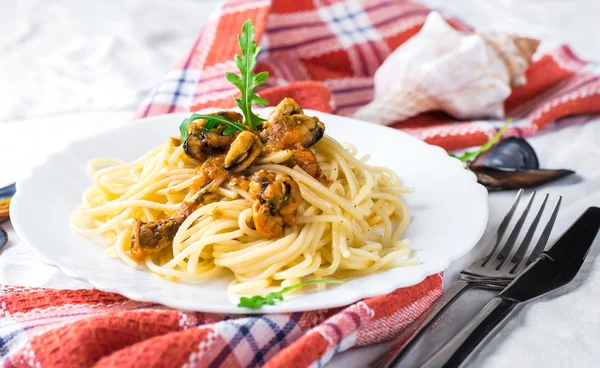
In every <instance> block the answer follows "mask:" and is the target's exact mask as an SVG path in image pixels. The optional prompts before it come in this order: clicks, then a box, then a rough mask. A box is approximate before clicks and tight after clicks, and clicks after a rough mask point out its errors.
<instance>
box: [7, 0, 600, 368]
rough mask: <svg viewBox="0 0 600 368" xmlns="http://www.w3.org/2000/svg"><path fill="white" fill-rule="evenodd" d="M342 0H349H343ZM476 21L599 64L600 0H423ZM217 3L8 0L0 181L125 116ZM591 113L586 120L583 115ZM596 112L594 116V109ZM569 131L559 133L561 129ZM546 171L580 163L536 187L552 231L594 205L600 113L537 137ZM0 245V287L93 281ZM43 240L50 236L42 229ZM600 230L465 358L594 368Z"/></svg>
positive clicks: (456, 318) (412, 361)
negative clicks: (586, 250) (552, 287)
mask: <svg viewBox="0 0 600 368" xmlns="http://www.w3.org/2000/svg"><path fill="white" fill-rule="evenodd" d="M349 1H351V0H349ZM425 2H426V3H427V4H429V5H431V6H433V7H436V8H438V9H441V10H443V11H447V12H449V13H452V14H455V15H457V16H459V17H461V18H462V19H464V20H466V21H467V22H468V23H469V24H471V25H473V26H475V27H479V28H480V27H483V28H488V29H494V30H498V31H507V32H513V33H514V32H516V33H521V34H523V35H528V36H533V37H539V38H543V39H545V40H553V41H560V40H563V41H567V42H569V43H570V44H571V45H572V46H573V47H574V48H575V50H576V51H577V53H578V54H579V55H582V56H583V57H587V58H590V59H594V60H600V38H597V37H595V35H594V32H593V31H591V30H593V29H595V27H596V24H597V14H598V10H600V3H598V2H593V1H588V0H572V1H568V2H567V1H558V0H552V1H546V0H520V1H517V0H495V1H487V2H484V1H480V0H455V1H452V2H448V1H443V0H426V1H425ZM216 4H217V1H215V0H195V1H193V0H177V1H159V0H141V1H133V0H131V1H121V0H110V1H102V2H90V1H86V2H83V1H77V0H57V1H53V2H50V1H42V0H20V1H18V2H17V1H12V2H10V1H4V2H2V5H0V153H2V154H1V155H0V187H1V186H4V185H6V184H9V183H11V182H14V181H15V180H17V179H18V178H20V177H22V176H23V175H25V174H26V173H27V171H28V170H29V168H30V167H31V166H32V165H34V164H37V163H40V162H41V161H42V160H43V158H44V157H45V156H46V155H47V154H48V153H49V152H51V151H55V150H59V149H61V148H62V147H63V146H64V144H65V143H66V142H68V141H70V140H73V139H77V138H79V137H82V136H86V135H90V134H94V133H96V132H99V131H102V130H105V129H110V128H112V127H116V126H119V125H122V124H124V123H126V122H127V121H128V120H129V119H130V118H131V116H132V115H133V112H134V110H135V108H136V107H137V106H138V105H139V104H140V102H141V100H142V99H143V98H144V97H145V95H146V94H147V92H148V91H149V90H150V88H152V86H153V85H154V83H155V82H156V81H158V80H159V79H160V78H161V76H162V75H163V73H164V72H165V71H167V70H168V69H169V68H170V66H171V65H172V64H173V63H174V62H175V61H176V60H177V59H178V58H179V56H180V55H181V54H182V53H183V52H184V51H185V50H186V49H187V48H188V47H189V45H190V43H191V42H192V40H193V38H194V37H195V36H196V35H197V32H198V31H199V30H200V29H201V28H202V24H203V22H204V20H205V19H206V18H207V17H208V14H209V13H210V11H211V10H212V9H213V8H214V6H216ZM590 120H591V121H590ZM597 120H598V119H597ZM566 125H568V127H565V128H564V129H559V128H560V127H562V126H566ZM530 142H531V143H532V145H533V146H534V147H535V149H536V151H537V152H538V155H539V157H540V161H541V163H542V165H543V166H544V167H548V168H569V169H573V170H575V171H577V172H578V174H579V176H578V177H571V178H568V179H566V180H563V181H561V182H558V183H555V184H552V185H548V186H545V187H543V188H540V189H539V191H540V192H542V193H544V192H549V193H550V194H551V195H552V197H553V198H556V196H558V195H563V206H562V209H561V211H560V214H559V217H558V221H557V223H556V225H555V230H554V232H553V234H552V237H551V241H552V240H554V239H556V238H557V237H558V236H559V234H560V233H561V232H562V231H563V230H564V229H566V228H567V227H568V225H569V224H570V223H571V222H572V221H573V220H575V219H576V218H577V217H578V216H579V214H580V213H581V212H582V211H583V210H584V209H585V208H587V207H588V206H591V205H596V206H600V121H595V122H593V119H590V118H577V119H576V121H573V120H572V119H571V120H569V121H568V122H560V123H558V124H554V125H553V126H552V127H550V128H549V129H547V130H545V131H544V133H543V134H540V135H539V136H536V137H533V138H531V139H530ZM514 194H515V193H514V192H510V193H493V194H491V195H490V223H489V226H488V229H487V231H486V233H485V235H484V237H483V239H482V241H481V242H480V244H478V246H477V247H476V249H475V250H474V251H472V252H470V253H469V254H468V255H467V256H465V257H464V258H462V259H460V260H458V261H456V262H454V264H453V265H452V266H451V268H450V269H449V270H447V271H446V272H445V283H446V286H447V285H448V284H450V283H451V282H452V281H453V280H455V278H456V274H457V272H458V271H459V270H460V269H462V268H463V267H464V266H466V265H467V264H468V263H469V262H471V261H472V260H473V259H474V258H475V257H477V255H478V253H479V251H481V249H482V248H483V246H485V244H486V243H487V241H489V239H490V238H491V236H492V232H493V231H494V229H495V228H496V227H497V225H498V224H499V222H500V220H501V219H502V217H503V215H504V213H505V212H506V210H507V208H508V207H509V206H510V203H511V201H512V198H513V196H514ZM3 226H4V227H5V228H7V230H8V233H9V238H10V241H9V243H8V245H7V246H5V247H4V248H3V249H2V250H0V284H15V285H29V286H44V287H55V288H81V287H89V285H88V284H87V283H85V282H81V281H77V280H73V279H70V278H68V277H66V276H64V275H63V274H61V273H60V271H58V270H56V269H54V268H52V267H49V266H45V265H43V264H42V263H40V262H39V261H37V260H36V259H35V257H34V256H33V255H32V254H31V252H29V250H28V249H27V248H26V247H25V246H24V244H22V242H21V240H20V239H19V238H18V237H17V236H16V234H15V233H14V231H13V230H12V228H11V227H10V224H8V225H6V224H3ZM49 241H52V240H51V239H49ZM597 285H600V239H597V240H596V242H595V244H594V246H593V248H592V250H591V252H590V254H589V256H588V260H587V261H586V263H585V264H584V266H583V268H582V270H581V271H580V273H579V274H578V275H577V277H576V279H575V280H574V281H573V282H572V283H571V284H570V285H569V286H568V287H565V288H564V289H562V290H559V291H557V292H555V293H553V294H551V295H549V296H547V297H544V298H542V299H540V300H537V301H534V302H532V303H530V304H528V305H526V306H525V307H524V308H522V309H520V310H518V311H517V312H516V314H515V315H514V317H513V318H512V319H511V320H510V321H509V322H508V324H507V325H506V326H505V327H504V329H503V330H502V331H501V332H500V333H499V335H497V336H496V337H495V338H494V339H493V340H492V341H491V342H490V343H489V344H487V345H486V346H485V347H484V348H483V349H482V350H481V351H480V352H479V353H478V354H477V356H476V357H475V359H474V360H472V361H471V362H470V363H469V364H468V366H469V367H485V368H487V367H505V366H511V367H515V368H516V367H524V368H525V367H595V366H600V313H599V312H598V306H599V305H600V288H598V286H597ZM489 297H490V295H489V294H485V293H471V294H468V295H466V297H465V298H464V299H463V300H462V303H461V305H459V306H457V307H456V308H453V309H452V310H451V311H450V313H449V314H448V315H447V317H446V318H444V319H443V320H442V321H441V322H440V324H439V326H438V327H437V328H435V329H434V330H433V331H432V333H429V334H428V336H427V338H426V339H425V340H424V341H423V342H422V343H421V344H420V345H419V346H418V347H417V349H416V354H411V356H409V357H408V359H406V360H405V361H403V366H407V367H411V366H415V365H416V364H417V362H419V359H420V358H421V357H423V356H426V355H427V353H428V352H431V350H432V349H434V348H435V345H436V343H439V342H440V341H443V340H444V339H445V338H446V337H447V336H450V335H452V334H453V333H455V331H456V330H457V329H458V328H459V327H460V326H462V325H464V323H465V322H466V321H467V320H468V319H469V318H470V316H471V315H472V313H473V310H474V309H476V308H477V307H478V306H481V305H482V304H483V303H485V301H486V300H487V299H488V298H489ZM386 346H387V345H386V344H380V345H378V346H371V347H366V348H361V349H353V350H351V351H348V352H345V353H342V354H340V355H339V356H337V357H335V358H334V359H333V361H332V362H331V363H330V364H329V366H332V367H364V366H366V364H367V363H368V362H369V361H370V360H371V359H373V358H374V357H376V356H377V355H378V354H381V353H382V352H384V351H385V349H386Z"/></svg>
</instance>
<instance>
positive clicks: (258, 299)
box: [237, 280, 344, 309]
mask: <svg viewBox="0 0 600 368" xmlns="http://www.w3.org/2000/svg"><path fill="white" fill-rule="evenodd" d="M343 283H344V281H342V280H311V281H305V282H301V283H299V284H296V285H292V286H288V287H284V288H283V289H281V290H279V291H278V292H276V293H269V294H267V295H265V296H260V295H254V296H252V297H250V298H248V297H245V296H243V297H241V298H240V304H238V305H237V306H238V307H240V308H249V309H260V308H262V307H263V306H265V305H275V300H283V294H285V293H287V292H289V291H292V290H294V289H297V288H299V287H302V286H305V285H312V284H343Z"/></svg>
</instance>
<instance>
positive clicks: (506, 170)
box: [467, 137, 575, 191]
mask: <svg viewBox="0 0 600 368" xmlns="http://www.w3.org/2000/svg"><path fill="white" fill-rule="evenodd" d="M467 167H468V168H469V169H470V170H471V171H473V172H474V173H475V175H477V181H478V182H479V183H480V184H483V185H484V186H485V187H486V188H488V189H489V190H491V191H495V190H509V189H520V188H533V187H536V186H538V185H542V184H546V183H550V182H552V181H554V180H558V179H560V178H564V177H565V176H568V175H571V174H574V173H575V172H574V171H572V170H564V169H560V170H544V169H540V163H539V160H538V157H537V155H536V153H535V150H534V149H533V147H531V145H530V144H529V143H527V141H525V140H524V139H522V138H516V137H510V138H507V139H504V140H502V141H500V142H499V143H498V144H496V145H495V146H494V147H492V148H491V149H489V150H488V151H486V152H484V153H482V154H480V155H479V156H477V158H476V159H475V160H474V161H472V162H470V163H469V164H468V165H467Z"/></svg>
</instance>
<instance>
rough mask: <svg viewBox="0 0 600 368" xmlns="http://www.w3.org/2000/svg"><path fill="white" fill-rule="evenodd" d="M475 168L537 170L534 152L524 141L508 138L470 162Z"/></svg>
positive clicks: (538, 166)
mask: <svg viewBox="0 0 600 368" xmlns="http://www.w3.org/2000/svg"><path fill="white" fill-rule="evenodd" d="M472 164H473V165H475V166H489V167H504V168H511V169H516V170H521V169H539V168H540V162H539V161H538V157H537V155H536V154H535V150H534V149H533V147H531V145H530V144H529V143H527V141H526V140H524V139H522V138H516V137H510V138H506V139H503V140H501V141H500V142H498V144H496V145H495V146H493V147H492V148H491V149H489V150H487V151H485V152H483V153H482V154H480V155H479V156H477V158H475V160H474V161H473V162H472Z"/></svg>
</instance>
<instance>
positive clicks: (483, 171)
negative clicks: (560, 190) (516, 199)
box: [469, 165, 575, 190]
mask: <svg viewBox="0 0 600 368" xmlns="http://www.w3.org/2000/svg"><path fill="white" fill-rule="evenodd" d="M469 169H471V171H473V172H474V173H475V175H476V176H477V181H478V182H479V183H480V184H483V185H484V186H485V187H486V188H488V189H489V190H509V189H521V188H533V187H537V186H538V185H542V184H546V183H549V182H551V181H554V180H558V179H560V178H564V177H565V176H568V175H571V174H574V173H575V172H574V171H572V170H541V169H537V170H535V169H531V170H515V169H507V168H497V167H490V166H473V165H469Z"/></svg>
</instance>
